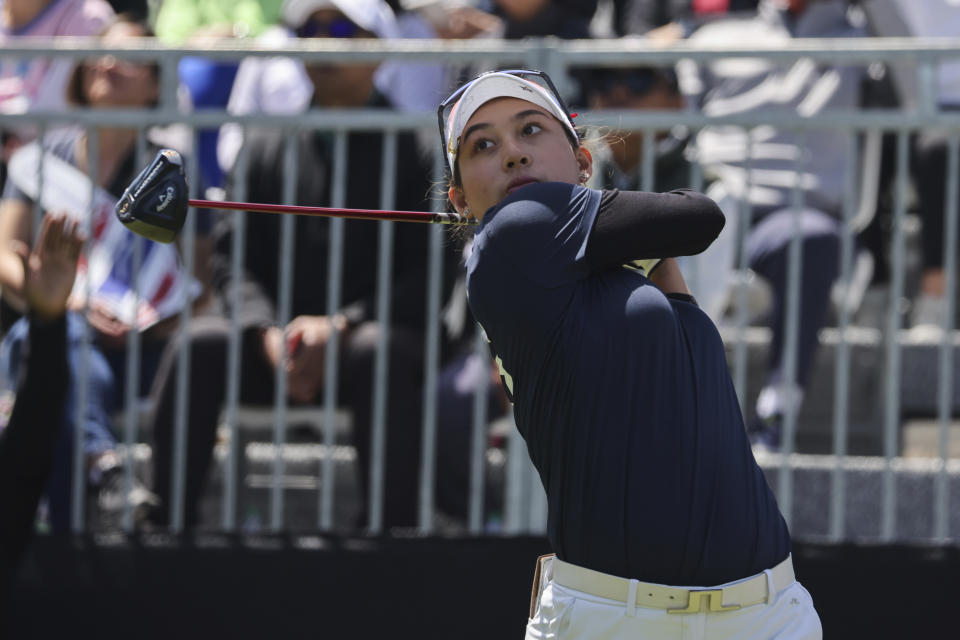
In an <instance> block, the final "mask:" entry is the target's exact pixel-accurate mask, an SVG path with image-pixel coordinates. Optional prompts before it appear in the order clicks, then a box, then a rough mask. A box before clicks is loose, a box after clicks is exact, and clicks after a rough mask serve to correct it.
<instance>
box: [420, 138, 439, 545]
mask: <svg viewBox="0 0 960 640" xmlns="http://www.w3.org/2000/svg"><path fill="white" fill-rule="evenodd" d="M444 162H445V158H443V157H442V156H441V155H440V154H439V153H437V154H434V156H433V175H434V182H435V183H439V182H441V181H442V180H443V176H444ZM434 206H435V207H436V210H437V211H440V210H442V209H443V206H444V205H443V201H442V200H441V199H440V198H439V197H437V198H436V199H435V204H434ZM443 240H444V233H443V229H442V228H441V227H432V228H431V229H430V262H429V267H428V269H429V276H428V278H427V335H426V349H425V354H424V376H423V441H422V443H421V450H420V515H419V527H418V528H419V530H420V532H421V533H430V532H431V531H433V509H434V504H433V502H434V485H433V483H434V478H435V476H436V452H437V370H438V368H439V362H440V304H441V300H440V298H441V296H442V288H443V277H442V276H443Z"/></svg>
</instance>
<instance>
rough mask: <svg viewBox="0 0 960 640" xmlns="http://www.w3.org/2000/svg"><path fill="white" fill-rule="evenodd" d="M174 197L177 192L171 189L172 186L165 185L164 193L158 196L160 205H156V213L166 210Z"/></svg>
mask: <svg viewBox="0 0 960 640" xmlns="http://www.w3.org/2000/svg"><path fill="white" fill-rule="evenodd" d="M176 196H177V190H176V189H174V188H173V185H167V189H166V191H164V192H163V193H161V194H160V204H158V205H157V213H160V212H161V211H163V210H164V209H166V208H167V207H168V206H169V205H170V203H171V202H173V199H174V198H175V197H176Z"/></svg>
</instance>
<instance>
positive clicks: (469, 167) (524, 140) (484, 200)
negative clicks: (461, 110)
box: [458, 98, 581, 216]
mask: <svg viewBox="0 0 960 640" xmlns="http://www.w3.org/2000/svg"><path fill="white" fill-rule="evenodd" d="M458 161H459V167H460V177H461V181H462V185H463V195H464V198H465V200H466V204H467V206H469V207H470V211H471V212H472V214H473V215H474V216H482V215H483V213H484V212H485V211H486V210H487V209H489V208H490V207H492V206H494V205H495V204H497V203H498V202H500V200H502V199H503V198H505V197H506V196H507V195H509V194H511V193H513V192H514V191H516V190H517V189H520V188H521V187H523V186H525V185H528V184H531V183H534V182H568V183H571V184H573V183H576V182H577V177H578V174H579V172H580V170H581V168H580V167H579V166H578V155H577V154H576V153H575V152H574V150H573V147H571V146H570V140H569V139H568V138H567V134H566V132H565V129H564V126H563V125H562V124H561V123H560V122H559V121H558V120H557V119H556V118H554V117H553V116H552V115H550V114H549V113H547V112H546V111H545V110H544V109H542V108H541V107H538V106H537V105H535V104H533V103H531V102H527V101H525V100H520V99H518V98H498V99H496V100H491V101H490V102H488V103H486V104H485V105H483V106H482V107H480V108H479V109H477V111H476V112H475V113H474V114H473V115H472V116H471V117H470V120H469V121H467V125H466V126H465V127H464V128H463V134H462V135H461V139H460V152H459V156H458Z"/></svg>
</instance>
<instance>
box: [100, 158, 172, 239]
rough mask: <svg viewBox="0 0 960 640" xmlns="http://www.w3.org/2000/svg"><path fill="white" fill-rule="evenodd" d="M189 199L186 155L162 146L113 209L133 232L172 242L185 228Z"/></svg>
mask: <svg viewBox="0 0 960 640" xmlns="http://www.w3.org/2000/svg"><path fill="white" fill-rule="evenodd" d="M188 201H189V192H188V190H187V181H186V177H185V175H184V171H183V158H181V157H180V154H179V153H177V152H176V151H174V150H173V149H163V150H161V151H160V152H159V153H157V157H156V158H154V159H153V162H151V163H150V165H149V166H148V167H147V168H146V169H144V170H143V171H141V172H140V175H138V176H137V177H136V178H135V179H134V181H133V182H132V183H131V184H130V186H129V187H127V189H126V191H124V192H123V195H122V196H121V197H120V200H119V201H118V202H117V206H116V207H115V208H114V212H115V213H116V214H117V218H118V219H119V220H120V222H122V223H123V224H124V226H126V227H127V228H128V229H130V230H131V231H133V232H134V233H137V234H139V235H141V236H144V237H145V238H149V239H150V240H154V241H156V242H164V243H170V242H173V241H174V239H176V237H177V233H179V232H180V229H182V228H183V223H184V220H186V216H187V206H188Z"/></svg>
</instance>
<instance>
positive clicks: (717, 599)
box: [667, 589, 740, 613]
mask: <svg viewBox="0 0 960 640" xmlns="http://www.w3.org/2000/svg"><path fill="white" fill-rule="evenodd" d="M704 599H707V600H709V601H710V608H709V609H707V611H733V610H734V609H739V608H740V605H738V604H728V605H727V606H723V589H700V590H691V591H690V600H688V601H687V606H686V608H684V609H667V613H699V612H700V611H703V610H704V609H703V601H704Z"/></svg>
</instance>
